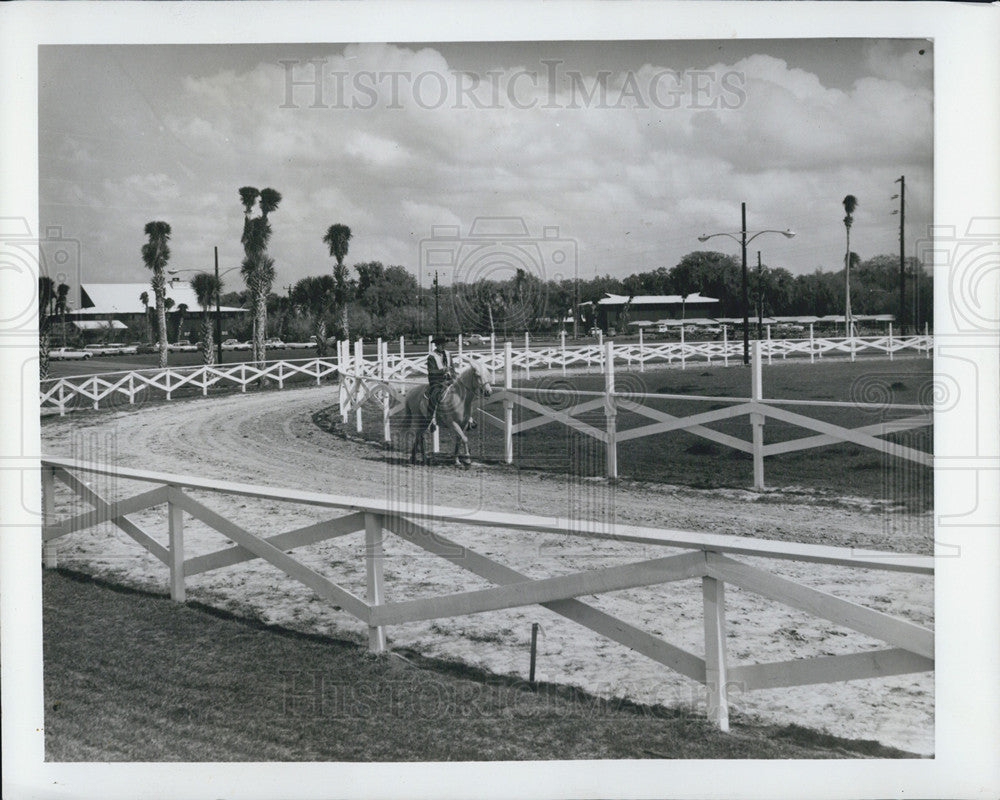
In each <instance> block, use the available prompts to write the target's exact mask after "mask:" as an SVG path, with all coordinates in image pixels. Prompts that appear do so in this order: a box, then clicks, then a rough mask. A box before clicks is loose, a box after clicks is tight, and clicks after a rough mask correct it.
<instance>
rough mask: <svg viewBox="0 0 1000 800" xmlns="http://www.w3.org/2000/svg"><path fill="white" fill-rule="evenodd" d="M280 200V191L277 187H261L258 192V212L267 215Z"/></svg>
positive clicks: (276, 207) (276, 206)
mask: <svg viewBox="0 0 1000 800" xmlns="http://www.w3.org/2000/svg"><path fill="white" fill-rule="evenodd" d="M280 202H281V192H279V191H278V190H277V189H271V188H270V187H268V188H267V189H262V190H261V193H260V212H261V213H262V214H263V215H264V216H267V215H268V214H270V213H271V212H272V211H276V210H277V209H278V204H279V203H280Z"/></svg>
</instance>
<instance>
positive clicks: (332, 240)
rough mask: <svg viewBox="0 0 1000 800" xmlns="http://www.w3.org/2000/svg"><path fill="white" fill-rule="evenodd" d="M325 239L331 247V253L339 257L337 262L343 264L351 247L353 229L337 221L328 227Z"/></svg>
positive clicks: (336, 257)
mask: <svg viewBox="0 0 1000 800" xmlns="http://www.w3.org/2000/svg"><path fill="white" fill-rule="evenodd" d="M323 241H324V242H325V243H326V244H327V245H328V246H329V248H330V255H331V256H333V257H334V258H335V259H337V264H343V263H344V259H345V258H346V257H347V251H348V248H349V247H350V241H351V229H350V228H348V227H347V226H346V225H341V224H340V223H337V224H335V225H331V226H330V227H329V228H327V229H326V235H325V236H324V237H323Z"/></svg>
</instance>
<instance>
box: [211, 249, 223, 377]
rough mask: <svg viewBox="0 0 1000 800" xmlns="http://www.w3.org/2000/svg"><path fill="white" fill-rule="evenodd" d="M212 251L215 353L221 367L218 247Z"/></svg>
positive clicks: (220, 285)
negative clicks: (213, 253) (213, 256)
mask: <svg viewBox="0 0 1000 800" xmlns="http://www.w3.org/2000/svg"><path fill="white" fill-rule="evenodd" d="M212 249H213V250H214V251H215V347H216V351H215V352H216V353H217V354H218V356H219V366H222V309H221V307H220V305H219V302H220V301H219V294H220V293H221V292H222V283H221V282H220V281H219V246H218V245H216V246H215V247H214V248H212Z"/></svg>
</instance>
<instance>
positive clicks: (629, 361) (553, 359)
mask: <svg viewBox="0 0 1000 800" xmlns="http://www.w3.org/2000/svg"><path fill="white" fill-rule="evenodd" d="M359 342H360V340H359ZM357 344H358V343H355V353H354V354H352V352H351V345H350V343H347V342H338V343H337V345H336V353H337V355H336V357H334V358H318V357H317V358H308V359H294V360H279V361H268V362H265V363H264V364H263V365H262V366H259V367H258V366H257V365H256V364H253V363H250V362H241V363H238V364H225V365H215V364H213V365H201V366H194V367H165V368H158V367H157V368H150V369H140V370H123V371H120V372H110V373H103V374H97V375H77V376H69V377H64V378H51V379H47V380H43V381H42V382H41V391H40V394H39V406H40V408H42V409H55V410H57V411H58V412H59V414H60V416H63V415H65V414H66V413H67V411H72V410H74V409H77V408H81V407H88V408H93V409H99V408H100V407H101V404H102V403H103V404H104V406H105V407H109V406H111V407H114V406H117V405H119V404H127V405H135V403H136V399H137V398H142V397H146V396H148V397H155V398H156V399H164V400H170V399H172V397H173V395H174V393H176V392H178V391H181V390H185V389H187V390H196V391H197V390H200V392H201V394H202V395H207V394H208V391H209V389H213V388H223V387H229V388H234V389H235V388H238V389H239V390H240V391H241V392H245V391H246V390H247V386H250V385H252V384H254V383H256V382H259V381H261V380H267V381H273V382H274V383H275V384H277V386H278V388H279V389H281V388H284V385H285V381H286V380H288V379H290V378H296V377H299V376H304V377H308V378H311V379H315V381H316V383H317V384H319V383H321V381H322V380H323V379H324V378H329V377H331V376H333V375H336V374H338V372H339V371H340V369H341V368H342V367H343V363H342V362H343V360H344V359H345V358H347V359H350V360H352V364H353V367H354V369H355V371H356V373H358V374H359V375H360V376H363V377H380V378H382V379H384V380H388V381H405V380H408V379H414V378H417V377H419V376H422V375H426V365H425V359H426V353H418V354H415V355H414V354H410V355H407V354H406V347H405V343H404V341H403V338H402V337H400V340H399V346H398V350H397V351H396V352H392V353H390V352H389V347H388V342H387V341H383V340H382V339H378V340H377V341H376V353H377V354H383V353H384V355H383V356H376V358H375V359H374V360H366V359H365V358H363V357H362V356H358V355H356V354H357ZM606 344H607V343H606V342H604V341H603V340H601V341H599V342H598V343H596V344H595V343H591V344H585V345H567V344H566V336H565V333H563V335H562V337H561V339H560V344H559V345H558V346H554V347H537V346H536V347H532V345H531V341H530V338H529V336H528V334H525V339H524V346H523V348H522V347H521V346H518V347H514V346H513V345H511V347H510V348H509V358H510V363H511V365H512V368H513V369H514V370H516V371H518V372H519V373H520V374H523V375H524V376H525V377H530V376H531V371H532V370H535V371H536V372H537V371H540V370H546V371H549V370H560V371H561V372H562V374H566V372H567V370H581V369H582V370H595V369H599V370H601V371H604V370H605V368H606V363H607V362H608V358H609V356H608V350H607V347H606V346H605V345H606ZM760 346H761V353H762V357H764V358H766V359H767V361H768V363H771V362H772V361H773V359H775V358H781V359H787V358H788V357H792V358H805V357H808V358H809V359H810V361H815V360H816V359H817V358H823V357H824V356H825V355H838V356H850V358H852V359H854V358H855V357H857V356H858V355H865V354H878V355H883V356H887V357H889V358H890V359H891V358H893V357H894V355H895V354H896V353H899V352H901V351H912V352H916V353H923V354H924V355H926V356H927V357H930V353H931V349H932V346H933V340H932V338H931V336H929V335H927V334H923V335H916V336H906V337H900V336H896V337H894V336H893V335H892V326H891V325H890V326H889V333H888V335H887V336H879V337H867V338H865V337H858V336H855V337H844V338H825V339H824V338H814V337H812V336H810V338H808V339H771V338H770V333H769V334H768V338H767V339H763V340H761V342H760ZM742 348H743V345H742V342H739V341H730V340H728V339H727V338H725V337H724V338H723V339H722V340H721V341H703V342H698V341H696V342H688V341H685V340H684V338H683V333H682V336H681V340H680V341H679V342H646V341H645V339H644V338H643V335H642V334H641V332H640V336H639V341H638V342H630V343H622V344H614V343H612V348H611V356H610V358H611V361H612V362H613V363H614V364H617V365H619V366H625V367H629V368H631V367H635V368H637V369H639V370H640V371H642V370H645V368H646V366H647V365H656V364H659V365H664V364H666V365H668V366H672V365H678V364H679V365H680V366H681V367H685V366H687V364H688V362H692V363H702V362H704V363H706V364H712V363H721V364H723V365H728V364H729V362H730V361H731V360H732V361H734V362H740V361H742V358H743V349H742ZM363 351H364V345H363V343H362V344H361V352H362V353H363ZM507 352H508V349H507V348H506V347H505V344H504V343H501V344H500V346H499V347H498V346H497V341H496V338H495V337H490V344H489V347H488V348H486V347H483V348H480V349H477V350H473V351H470V350H467V349H464V348H463V345H462V342H461V338H460V339H459V346H458V356H457V358H458V362H459V363H460V364H462V363H467V362H468V361H469V359H471V358H475V359H477V360H478V361H479V362H480V363H482V364H483V365H484V366H485V367H486V369H487V370H488V371H489V372H490V374H491V376H492V378H493V380H494V381H496V376H497V375H498V374H502V373H503V370H504V369H505V365H506V363H507V358H508V355H507Z"/></svg>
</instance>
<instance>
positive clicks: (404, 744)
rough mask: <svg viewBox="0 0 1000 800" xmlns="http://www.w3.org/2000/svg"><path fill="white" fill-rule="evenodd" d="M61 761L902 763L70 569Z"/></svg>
mask: <svg viewBox="0 0 1000 800" xmlns="http://www.w3.org/2000/svg"><path fill="white" fill-rule="evenodd" d="M43 598H44V616H43V622H44V657H45V667H44V669H45V676H44V677H45V704H46V709H45V732H46V736H45V741H46V758H47V759H48V760H50V761H417V760H419V761H468V760H527V759H537V760H551V759H597V758H607V759H620V758H768V759H771V758H782V759H783V758H861V757H875V758H895V757H911V754H908V753H904V752H902V751H899V750H895V749H892V748H887V747H884V746H882V745H880V744H878V743H877V742H872V741H867V740H848V739H841V738H838V737H834V736H830V735H828V734H825V733H820V732H818V731H812V730H809V729H806V728H801V727H799V726H796V725H791V726H780V727H779V726H760V725H752V724H749V723H748V722H747V721H740V720H736V721H734V724H733V727H732V732H731V733H729V734H723V733H721V732H719V731H718V730H716V729H715V728H713V727H711V726H710V725H708V724H707V723H706V721H705V720H704V718H703V717H700V716H698V715H696V714H694V713H692V712H691V711H688V710H685V709H667V708H662V707H650V706H641V705H638V704H635V703H632V702H630V701H626V700H611V701H606V700H600V699H598V698H595V697H593V696H591V695H588V694H586V693H584V692H582V691H579V690H574V689H571V688H568V687H564V686H556V685H548V684H539V685H537V686H536V687H534V688H532V687H529V686H527V685H526V684H525V683H524V682H523V681H522V680H520V679H518V678H516V677H509V676H500V675H495V674H492V673H488V672H485V671H483V670H479V669H475V668H471V667H466V666H463V665H461V664H456V663H452V662H446V661H440V660H436V659H426V658H421V657H420V656H419V655H417V654H414V653H404V654H403V655H404V656H405V658H399V657H396V656H380V657H375V656H371V655H369V654H368V653H366V652H365V651H364V650H363V649H362V648H361V647H360V646H358V645H357V644H355V643H352V642H345V641H339V640H334V639H330V638H326V637H321V636H317V635H308V634H302V633H295V632H292V631H288V630H285V629H281V628H277V627H273V626H267V625H264V624H262V623H259V622H255V621H251V620H245V619H240V618H237V617H235V616H233V615H231V614H228V613H226V612H220V611H217V610H214V609H210V608H207V607H204V606H200V605H198V604H196V603H188V604H186V605H180V604H177V603H173V602H171V601H170V600H169V599H168V598H166V597H163V596H160V595H154V594H150V593H146V592H141V591H137V590H130V589H122V588H119V587H115V586H113V585H109V584H107V583H104V582H102V581H100V580H96V579H93V578H90V577H88V576H84V575H80V574H77V573H73V572H69V571H66V570H47V571H46V572H45V573H44V576H43Z"/></svg>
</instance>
